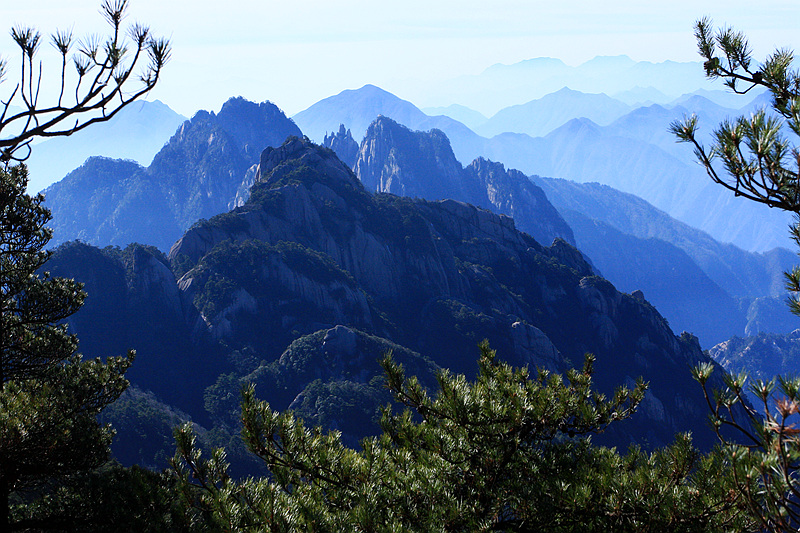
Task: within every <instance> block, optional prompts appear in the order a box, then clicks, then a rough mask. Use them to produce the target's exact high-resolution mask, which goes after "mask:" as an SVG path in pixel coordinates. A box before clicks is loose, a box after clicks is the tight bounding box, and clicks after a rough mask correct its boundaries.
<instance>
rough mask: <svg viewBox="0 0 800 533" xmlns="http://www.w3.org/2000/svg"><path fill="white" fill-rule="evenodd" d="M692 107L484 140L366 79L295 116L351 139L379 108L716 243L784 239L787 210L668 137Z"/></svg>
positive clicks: (458, 146) (460, 148) (462, 150)
mask: <svg viewBox="0 0 800 533" xmlns="http://www.w3.org/2000/svg"><path fill="white" fill-rule="evenodd" d="M573 96H574V95H573ZM584 96H586V95H584ZM690 101H691V102H696V103H697V104H699V105H701V106H702V108H700V115H701V117H702V120H703V124H708V127H709V128H710V127H711V126H714V125H716V122H715V120H716V119H717V118H719V117H724V116H725V114H726V113H735V112H736V111H735V110H731V109H725V108H721V107H720V106H718V105H716V104H714V103H712V102H710V101H709V100H707V99H705V98H703V97H701V96H697V95H695V97H694V98H693V99H691V100H690ZM747 105H751V104H747ZM692 111H693V108H687V107H682V106H681V107H676V108H673V109H667V108H666V107H663V106H650V107H649V108H645V110H642V109H636V110H634V111H632V112H631V113H629V114H626V115H623V116H622V117H620V118H619V119H617V120H616V121H615V122H613V123H611V124H609V125H608V126H599V125H597V124H596V123H594V122H592V121H591V120H589V119H587V118H576V119H572V120H570V121H568V122H567V123H565V124H563V125H562V126H560V127H559V128H557V129H555V130H554V131H552V132H550V133H549V134H548V135H546V136H545V137H531V136H530V135H527V134H524V133H513V132H507V133H502V134H499V135H496V136H494V137H492V138H491V139H487V138H485V137H481V136H480V135H478V134H476V133H475V132H474V131H472V130H470V129H469V128H467V127H466V126H465V125H463V124H461V123H459V122H457V121H455V120H453V119H451V118H449V117H443V116H436V117H428V116H426V115H425V114H424V113H422V111H420V110H419V109H418V108H416V106H414V105H413V104H412V103H411V102H408V101H405V100H401V99H400V98H397V97H396V96H394V95H392V94H391V93H388V92H386V91H384V90H382V89H379V88H377V87H374V86H371V85H368V86H365V87H363V88H361V89H358V90H351V91H344V92H342V93H340V94H338V95H335V96H332V97H329V98H326V99H325V100H322V101H320V102H318V103H317V104H314V105H313V106H311V107H310V108H308V109H306V110H305V111H302V112H301V113H298V114H297V115H295V116H294V119H295V120H296V121H297V123H298V125H299V126H300V128H301V129H302V130H303V131H304V132H305V133H306V134H307V135H309V137H311V138H312V139H316V140H318V141H319V142H321V141H322V140H323V138H324V136H325V134H326V133H327V132H335V131H337V130H338V129H339V126H340V125H341V124H344V126H345V127H346V128H348V129H350V131H351V132H352V134H353V136H354V138H355V139H356V141H358V140H359V137H360V136H361V135H362V133H361V132H366V128H367V127H368V125H369V124H370V123H371V122H372V121H373V120H374V119H375V118H376V117H377V116H378V115H384V116H387V117H389V118H391V119H393V120H395V121H397V122H399V123H400V124H403V125H405V126H407V127H409V128H411V129H412V130H420V131H427V130H430V129H434V128H435V129H439V130H441V131H442V132H444V133H445V134H446V135H447V137H448V138H449V139H450V143H451V146H452V149H453V152H454V154H455V155H456V158H457V159H458V160H459V161H460V162H461V163H462V164H464V165H466V164H469V162H470V161H472V160H473V159H476V158H478V157H484V158H486V159H490V160H492V161H501V162H503V164H505V165H506V166H507V167H509V168H516V169H519V170H520V171H522V172H524V173H526V174H528V175H530V174H535V175H540V176H555V177H561V178H567V179H570V180H573V181H578V182H592V181H599V182H602V183H606V184H608V185H611V186H612V187H614V188H616V189H619V190H622V191H625V192H629V193H633V194H636V195H637V196H640V197H642V198H644V199H645V200H647V201H648V202H650V203H652V204H653V205H655V206H656V207H658V208H659V209H662V210H664V211H667V212H668V213H670V214H671V215H672V216H674V217H675V218H677V219H679V220H682V221H683V222H686V223H688V224H690V225H692V226H695V227H697V228H699V229H701V230H703V231H706V232H708V233H710V234H711V235H713V236H714V237H715V238H716V239H718V240H721V241H723V242H733V243H734V244H736V245H737V246H739V247H741V248H745V249H748V250H755V251H765V250H769V249H771V248H775V247H776V246H784V247H790V246H791V242H790V240H789V238H788V234H787V232H786V231H785V229H784V228H785V227H786V225H787V224H788V222H789V221H790V218H791V217H790V216H789V215H788V214H786V213H783V212H777V211H776V210H770V209H768V208H766V207H764V206H760V205H756V204H754V203H753V202H748V201H745V200H743V199H741V198H738V199H737V198H734V197H733V196H732V195H730V194H728V191H726V190H724V189H722V188H720V187H719V186H717V185H715V184H714V183H712V182H711V180H710V179H709V178H708V177H707V176H706V175H705V173H704V172H703V171H702V170H701V169H700V168H699V166H698V165H696V164H694V162H693V161H692V160H691V157H692V154H691V152H692V151H691V149H690V148H689V147H687V146H676V143H675V142H674V139H671V138H669V136H668V132H667V128H668V126H669V123H670V121H671V120H675V119H678V118H680V117H682V116H683V114H685V113H690V112H692Z"/></svg>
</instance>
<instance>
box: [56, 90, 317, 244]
mask: <svg viewBox="0 0 800 533" xmlns="http://www.w3.org/2000/svg"><path fill="white" fill-rule="evenodd" d="M300 134H301V133H300V130H299V129H298V128H297V126H296V125H295V124H294V123H293V122H292V121H291V120H289V119H288V118H286V116H285V115H284V114H283V113H282V112H281V111H280V110H279V109H278V108H277V107H276V106H275V105H274V104H271V103H269V102H262V103H261V104H255V103H252V102H248V101H246V100H244V99H243V98H231V99H230V100H228V101H227V102H225V104H224V105H223V106H222V109H221V110H220V112H219V113H217V114H215V113H213V112H206V111H199V112H198V113H196V114H195V116H194V117H192V119H191V120H187V121H186V122H184V123H183V124H182V125H181V126H180V128H178V130H177V131H176V132H175V134H174V135H173V136H172V138H170V140H169V142H167V143H166V144H165V145H164V147H163V148H162V149H161V150H160V151H159V152H158V153H157V154H156V156H155V157H154V159H153V162H152V163H151V164H150V165H149V166H148V167H147V168H144V167H140V166H138V165H136V164H135V163H133V162H130V161H123V160H113V159H107V158H90V159H88V160H87V161H86V162H85V163H84V164H83V165H82V166H81V167H79V168H78V169H76V170H74V171H73V172H71V173H70V174H68V175H67V176H66V177H65V178H64V179H63V180H61V181H59V182H58V183H55V184H53V185H51V186H50V187H48V188H47V189H46V190H45V191H44V193H45V197H46V205H47V207H48V208H49V209H50V210H51V211H52V214H53V220H52V222H51V226H52V228H53V230H54V236H53V241H52V244H53V245H57V244H59V243H61V242H65V241H68V240H72V239H81V240H83V241H85V242H89V243H92V244H97V245H100V246H105V245H108V244H113V245H120V246H125V245H127V244H128V243H130V242H140V243H143V244H151V245H154V246H157V247H158V248H160V249H162V250H168V249H169V247H170V245H172V243H174V242H175V240H176V239H177V238H178V237H180V235H181V233H182V232H183V231H185V230H186V229H187V228H188V227H189V226H190V225H191V224H192V223H194V222H195V221H196V220H198V219H200V218H208V217H211V216H214V215H216V214H218V213H222V212H225V211H227V210H228V209H230V208H231V207H233V206H234V205H235V203H236V196H237V193H239V192H240V189H242V187H245V188H246V187H247V185H243V182H246V180H247V171H248V169H249V168H250V167H251V166H253V165H255V164H257V163H258V157H259V155H260V153H261V151H262V150H263V149H264V148H266V147H267V146H280V144H281V143H283V141H284V140H285V139H286V138H287V137H288V136H290V135H300ZM87 206H88V208H87Z"/></svg>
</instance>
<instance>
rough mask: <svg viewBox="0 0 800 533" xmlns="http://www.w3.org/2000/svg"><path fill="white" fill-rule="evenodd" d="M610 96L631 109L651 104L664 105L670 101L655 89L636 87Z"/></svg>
mask: <svg viewBox="0 0 800 533" xmlns="http://www.w3.org/2000/svg"><path fill="white" fill-rule="evenodd" d="M610 96H611V97H612V98H614V99H616V100H619V101H620V102H624V103H626V104H628V105H629V106H633V107H639V106H642V105H652V104H666V103H667V102H669V101H670V97H669V96H667V95H666V94H664V93H662V92H661V91H659V90H658V89H656V88H655V87H639V86H636V87H634V88H632V89H627V90H625V91H620V92H618V93H614V94H611V95H610Z"/></svg>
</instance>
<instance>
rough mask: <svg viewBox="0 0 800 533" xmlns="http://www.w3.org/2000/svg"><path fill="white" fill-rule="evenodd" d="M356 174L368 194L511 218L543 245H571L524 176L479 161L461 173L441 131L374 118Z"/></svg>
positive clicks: (571, 238) (568, 231)
mask: <svg viewBox="0 0 800 533" xmlns="http://www.w3.org/2000/svg"><path fill="white" fill-rule="evenodd" d="M354 169H355V172H356V174H357V175H358V177H359V179H360V180H361V181H362V183H364V186H365V187H366V188H367V190H372V191H377V192H389V193H392V194H397V195H401V196H410V197H417V198H424V199H426V200H441V199H445V198H452V199H455V200H460V201H463V202H467V203H470V204H473V205H476V206H479V207H483V208H484V209H489V210H490V211H493V212H495V213H500V214H504V215H508V216H510V217H512V218H513V219H514V220H515V221H516V223H517V227H518V228H519V229H521V230H522V231H525V232H528V233H530V234H531V235H532V236H533V237H534V238H535V239H536V240H537V241H539V242H540V243H542V244H545V245H548V244H550V243H552V242H553V240H554V239H556V238H561V239H564V240H566V241H567V242H569V243H571V244H574V243H575V239H574V236H573V234H572V230H571V229H570V227H569V226H568V225H567V223H566V222H564V219H562V218H561V215H560V214H559V213H558V211H556V209H555V208H554V207H553V206H552V205H551V204H550V202H549V201H548V200H547V197H546V196H545V194H544V192H543V191H542V190H541V189H540V188H539V187H538V186H536V185H534V184H533V183H531V181H530V180H529V179H528V178H527V176H525V175H524V174H522V173H521V172H519V171H516V170H506V169H505V167H503V165H502V164H500V163H494V162H491V161H488V160H486V159H483V158H479V159H476V160H475V161H473V162H472V163H471V164H470V165H469V166H468V167H467V168H463V167H462V166H461V164H460V163H459V162H458V161H457V160H456V157H455V155H453V150H452V149H451V147H450V141H449V140H448V138H447V136H446V135H445V134H444V133H442V132H441V131H439V130H436V129H434V130H431V131H428V132H419V131H417V132H415V131H411V130H409V129H408V128H406V127H404V126H402V125H400V124H398V123H396V122H394V121H393V120H391V119H389V118H386V117H378V118H377V119H376V120H375V121H374V122H373V123H372V124H371V125H370V127H369V128H368V129H367V134H366V136H365V137H364V140H363V141H362V143H361V147H360V149H359V152H358V160H357V161H356V164H355V167H354Z"/></svg>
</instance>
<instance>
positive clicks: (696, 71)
mask: <svg viewBox="0 0 800 533" xmlns="http://www.w3.org/2000/svg"><path fill="white" fill-rule="evenodd" d="M645 85H646V86H648V87H652V88H653V89H655V90H657V91H659V92H660V93H663V94H664V95H666V96H667V97H669V98H677V97H678V96H679V95H681V94H685V93H688V92H691V91H695V90H697V89H698V88H706V89H714V88H718V85H717V84H715V83H713V82H711V81H709V80H707V79H706V77H705V73H704V71H703V66H702V63H700V62H686V63H677V62H674V61H664V62H661V63H651V62H647V61H642V62H636V61H633V60H632V59H630V58H628V57H627V56H614V57H596V58H594V59H592V60H590V61H587V62H585V63H583V64H581V65H578V66H575V67H573V66H568V65H566V64H564V63H563V62H562V61H560V60H558V59H552V58H535V59H529V60H525V61H520V62H518V63H514V64H512V65H502V64H497V65H493V66H491V67H489V68H487V69H486V70H484V71H483V72H481V73H480V74H477V75H468V76H460V77H458V78H454V79H451V80H447V81H445V82H441V83H436V84H430V85H429V86H426V87H425V89H424V90H422V89H420V90H419V92H418V93H409V94H408V97H409V98H411V99H412V100H413V101H415V102H419V103H420V104H421V105H423V106H440V105H446V104H448V103H453V102H457V103H459V104H461V105H464V106H467V107H470V108H472V109H476V110H478V111H480V112H481V113H483V114H484V115H487V116H491V115H493V114H494V113H496V112H497V111H499V110H500V109H502V108H504V107H509V106H512V105H517V104H520V103H523V102H529V101H530V100H532V99H536V98H541V97H542V96H544V95H546V94H549V93H552V92H555V91H557V90H559V89H561V88H562V87H569V88H570V89H573V90H575V91H582V92H589V93H604V94H609V95H614V94H618V93H621V92H623V91H628V90H632V89H635V88H637V87H642V86H645Z"/></svg>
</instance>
